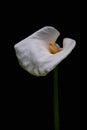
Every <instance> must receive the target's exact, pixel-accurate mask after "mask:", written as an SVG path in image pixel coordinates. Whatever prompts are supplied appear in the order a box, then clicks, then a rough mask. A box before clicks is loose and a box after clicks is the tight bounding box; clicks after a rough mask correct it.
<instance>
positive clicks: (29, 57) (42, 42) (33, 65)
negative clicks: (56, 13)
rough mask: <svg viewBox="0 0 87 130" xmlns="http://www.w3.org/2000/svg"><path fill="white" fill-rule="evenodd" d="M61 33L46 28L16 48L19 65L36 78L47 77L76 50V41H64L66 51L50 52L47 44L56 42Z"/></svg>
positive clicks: (51, 28)
mask: <svg viewBox="0 0 87 130" xmlns="http://www.w3.org/2000/svg"><path fill="white" fill-rule="evenodd" d="M58 36H59V32H58V31H57V30H56V29H55V28H53V27H48V26H47V27H44V28H42V29H40V30H39V31H37V32H35V33H34V34H32V35H31V36H29V37H28V38H26V39H24V40H22V41H21V42H19V43H18V44H16V45H15V46H14V48H15V51H16V56H17V58H18V61H19V64H20V65H21V66H22V67H23V68H24V69H25V70H26V71H28V72H29V73H31V74H33V75H36V76H44V75H47V74H48V73H49V72H50V71H51V70H53V69H54V68H55V66H56V65H57V64H59V63H60V62H61V61H62V60H63V59H64V58H65V57H66V56H67V55H68V54H69V53H70V52H71V51H72V49H73V48H74V46H75V41H74V40H72V39H68V38H66V39H64V41H63V46H64V49H63V50H62V51H60V52H59V53H56V54H51V53H49V51H48V48H47V46H48V45H47V43H48V42H49V41H53V42H55V41H56V40H57V37H58Z"/></svg>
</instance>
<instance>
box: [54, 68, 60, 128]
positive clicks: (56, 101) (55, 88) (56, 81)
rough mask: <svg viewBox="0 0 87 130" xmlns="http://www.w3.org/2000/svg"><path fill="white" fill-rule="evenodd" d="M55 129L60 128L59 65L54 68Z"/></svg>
mask: <svg viewBox="0 0 87 130" xmlns="http://www.w3.org/2000/svg"><path fill="white" fill-rule="evenodd" d="M54 130H59V109H58V67H56V68H55V69H54Z"/></svg>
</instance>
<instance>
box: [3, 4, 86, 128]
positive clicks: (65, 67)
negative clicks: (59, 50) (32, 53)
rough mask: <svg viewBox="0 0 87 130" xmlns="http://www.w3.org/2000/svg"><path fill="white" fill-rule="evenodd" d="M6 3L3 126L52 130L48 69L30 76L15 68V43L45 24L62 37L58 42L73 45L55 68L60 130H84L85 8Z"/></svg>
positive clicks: (50, 75) (4, 9)
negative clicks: (44, 73) (72, 42)
mask: <svg viewBox="0 0 87 130" xmlns="http://www.w3.org/2000/svg"><path fill="white" fill-rule="evenodd" d="M5 4H6V3H5ZM7 5H9V6H6V8H3V10H2V19H1V22H2V24H1V26H2V31H1V33H3V34H4V35H3V42H2V43H1V44H2V49H1V52H2V55H1V63H2V64H1V65H2V67H3V74H2V75H1V76H2V77H3V79H4V80H2V88H3V90H2V91H1V93H2V96H1V100H2V103H3V105H2V110H3V111H2V114H3V117H2V122H4V124H3V127H6V128H11V129H13V128H23V129H47V130H54V125H53V71H51V72H50V73H49V74H48V75H47V76H45V77H38V78H37V77H34V76H32V75H30V74H29V73H27V72H26V71H24V70H23V69H22V68H21V67H20V66H19V64H18V61H17V58H16V56H15V51H14V45H15V44H16V43H18V42H19V41H20V40H22V39H24V38H26V37H27V36H29V35H31V34H32V33H34V32H35V31H37V30H38V29H40V28H42V27H44V26H53V27H55V28H56V29H57V30H59V32H60V33H61V35H60V37H59V38H58V40H57V42H58V43H59V44H60V45H61V46H62V40H63V38H65V37H69V38H72V39H75V40H76V43H77V44H76V47H75V48H74V50H73V51H72V53H71V54H70V55H69V56H68V57H67V58H66V59H64V60H63V61H62V62H61V63H60V64H59V65H58V82H59V86H58V89H59V90H58V92H59V112H60V130H66V129H67V130H70V129H75V128H76V129H78V128H80V127H82V128H83V126H84V125H85V122H84V114H83V113H84V108H85V99H86V94H85V91H84V90H85V86H86V85H84V84H85V83H84V81H83V78H85V76H84V75H85V69H84V68H85V62H86V61H85V62H84V59H86V55H85V53H86V51H85V48H86V47H85V46H86V44H85V42H84V41H85V40H84V39H85V7H84V6H83V4H82V3H81V6H80V4H78V6H77V3H74V2H70V3H68V2H67V3H64V2H63V3H58V2H57V3H54V2H49V4H48V3H47V2H40V3H39V2H38V3H37V2H36V3H35V2H33V3H26V2H24V3H23V2H21V3H17V2H13V3H10V4H8V3H7ZM81 8H83V11H82V10H81ZM2 56H3V57H2ZM1 71H2V68H1ZM83 122H84V123H83Z"/></svg>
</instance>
